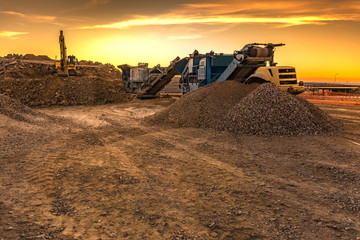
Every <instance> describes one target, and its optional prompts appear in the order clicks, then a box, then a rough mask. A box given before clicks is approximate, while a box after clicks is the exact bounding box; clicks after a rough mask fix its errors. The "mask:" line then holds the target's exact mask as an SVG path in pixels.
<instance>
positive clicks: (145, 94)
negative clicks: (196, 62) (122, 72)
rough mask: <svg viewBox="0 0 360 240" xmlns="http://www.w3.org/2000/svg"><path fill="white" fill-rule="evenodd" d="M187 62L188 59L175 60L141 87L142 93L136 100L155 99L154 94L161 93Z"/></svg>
mask: <svg viewBox="0 0 360 240" xmlns="http://www.w3.org/2000/svg"><path fill="white" fill-rule="evenodd" d="M188 61H189V59H188V58H182V59H180V58H179V57H177V58H175V59H174V60H173V61H172V62H171V64H170V65H169V66H168V67H167V68H166V69H165V70H164V72H163V73H161V74H160V75H158V76H157V77H156V78H155V79H153V80H150V82H148V83H144V84H143V85H142V86H141V88H142V91H141V92H140V93H139V94H138V98H154V97H156V94H157V93H158V92H159V91H161V90H162V89H163V88H164V87H165V85H166V84H168V83H169V82H170V81H171V79H172V78H173V77H174V76H175V75H177V74H181V73H182V71H183V70H184V68H185V66H186V64H187V62H188Z"/></svg>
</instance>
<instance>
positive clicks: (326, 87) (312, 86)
mask: <svg viewBox="0 0 360 240" xmlns="http://www.w3.org/2000/svg"><path fill="white" fill-rule="evenodd" d="M304 86H305V90H306V91H312V92H313V93H315V92H318V93H320V92H322V93H323V94H324V93H325V91H329V92H342V93H360V83H351V84H349V83H328V82H304Z"/></svg>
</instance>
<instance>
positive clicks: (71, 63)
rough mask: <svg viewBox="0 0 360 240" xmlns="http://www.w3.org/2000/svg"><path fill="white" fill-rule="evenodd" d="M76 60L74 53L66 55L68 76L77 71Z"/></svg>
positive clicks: (75, 74)
mask: <svg viewBox="0 0 360 240" xmlns="http://www.w3.org/2000/svg"><path fill="white" fill-rule="evenodd" d="M76 62H77V59H76V57H75V56H74V55H70V56H68V62H67V65H68V71H69V75H70V76H77V75H78V74H77V71H76Z"/></svg>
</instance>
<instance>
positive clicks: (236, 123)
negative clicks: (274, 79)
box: [224, 83, 340, 136]
mask: <svg viewBox="0 0 360 240" xmlns="http://www.w3.org/2000/svg"><path fill="white" fill-rule="evenodd" d="M224 119H225V121H224V122H225V123H226V128H227V129H229V130H230V131H231V132H233V133H235V134H250V135H267V136H273V135H312V134H319V133H329V132H334V131H337V130H338V129H339V128H340V124H339V123H338V122H337V121H335V120H334V119H332V118H331V117H330V116H329V115H327V114H326V113H324V112H323V111H321V110H320V109H319V108H318V107H316V106H314V105H313V104H311V103H309V102H308V101H306V100H304V99H301V98H298V97H296V96H293V95H290V94H288V93H287V92H284V91H281V90H280V89H279V88H278V87H276V86H275V85H274V84H271V83H266V84H262V85H261V86H259V87H258V88H257V89H256V90H254V91H253V92H251V93H250V94H249V95H247V96H246V97H245V98H243V99H241V101H239V103H237V104H236V105H235V106H234V107H232V108H231V109H230V110H229V111H228V114H227V115H226V116H225V118H224Z"/></svg>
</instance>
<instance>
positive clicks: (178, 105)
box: [146, 81, 258, 129]
mask: <svg viewBox="0 0 360 240" xmlns="http://www.w3.org/2000/svg"><path fill="white" fill-rule="evenodd" d="M257 87H258V85H257V84H254V85H244V84H242V83H240V82H238V81H225V82H220V83H216V84H211V85H207V86H204V87H201V88H199V89H197V90H196V91H193V92H191V93H188V94H185V95H184V96H182V97H181V98H180V99H179V100H178V101H176V102H175V103H173V104H172V105H171V106H170V107H169V108H167V109H166V110H164V111H162V112H160V113H158V114H155V115H153V116H149V117H148V118H147V119H146V121H147V122H150V123H154V124H167V125H171V126H173V127H204V128H216V129H221V128H224V124H223V122H222V121H221V120H220V119H222V118H223V116H224V115H225V114H227V112H228V110H229V109H230V108H231V107H232V106H234V105H235V104H237V103H238V102H239V101H240V100H241V99H242V98H243V97H245V96H246V95H247V94H249V93H250V92H251V91H253V90H254V89H256V88H257Z"/></svg>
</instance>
